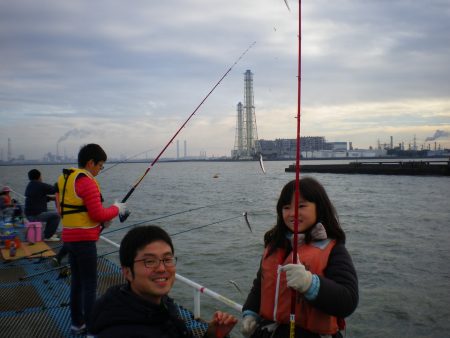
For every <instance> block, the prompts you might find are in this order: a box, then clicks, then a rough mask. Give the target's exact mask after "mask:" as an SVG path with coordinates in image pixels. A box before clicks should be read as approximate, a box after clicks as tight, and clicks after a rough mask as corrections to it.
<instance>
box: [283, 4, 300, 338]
mask: <svg viewBox="0 0 450 338" xmlns="http://www.w3.org/2000/svg"><path fill="white" fill-rule="evenodd" d="M285 1H286V0H285ZM286 5H287V3H286ZM301 33H302V1H301V0H299V1H298V74H297V81H298V82H297V149H296V150H297V151H296V156H295V194H294V206H295V213H294V243H293V248H292V263H293V264H297V248H298V243H297V242H298V234H297V232H298V204H299V199H300V154H301V152H300V115H301V114H300V112H301V109H300V108H301V107H300V102H301V101H300V99H301V82H302V81H301V70H302V63H301V60H302V58H301V55H302V35H301ZM296 303H297V292H296V291H295V290H293V289H292V290H291V313H290V318H289V320H290V327H289V337H290V338H294V337H295V304H296Z"/></svg>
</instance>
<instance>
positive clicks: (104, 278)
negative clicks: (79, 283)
mask: <svg viewBox="0 0 450 338" xmlns="http://www.w3.org/2000/svg"><path fill="white" fill-rule="evenodd" d="M59 272H60V271H59V270H55V269H54V267H53V266H52V265H51V261H50V259H49V258H38V259H27V260H17V261H13V262H10V263H5V262H2V263H0V336H1V337H4V338H8V337H11V338H12V337H14V338H16V337H33V338H41V337H42V338H48V337H80V336H75V335H71V332H70V308H69V294H70V277H69V278H67V277H60V273H59ZM25 276H28V278H25V279H22V280H21V278H23V277H25ZM124 282H125V280H124V279H123V277H122V274H121V272H120V268H119V267H118V266H117V265H115V264H114V263H112V262H111V261H109V260H107V259H105V258H103V257H99V259H98V291H97V292H98V295H101V294H103V293H104V292H105V291H106V289H107V288H108V287H109V286H111V285H115V284H121V283H124Z"/></svg>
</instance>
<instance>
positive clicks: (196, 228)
mask: <svg viewBox="0 0 450 338" xmlns="http://www.w3.org/2000/svg"><path fill="white" fill-rule="evenodd" d="M242 216H244V219H245V222H246V223H247V226H248V228H249V229H250V231H252V229H251V226H250V223H249V222H248V219H247V212H243V213H242V214H241V215H239V216H234V217H230V218H225V219H222V220H219V221H215V222H212V223H208V224H205V225H200V226H198V227H194V228H191V229H188V230H183V231H180V232H176V233H174V234H170V236H176V235H180V234H183V233H186V232H189V231H194V230H198V229H201V228H205V227H208V226H211V225H214V224H219V223H223V222H227V221H230V220H233V219H236V218H239V217H242ZM101 237H102V239H103V240H106V241H107V242H110V243H114V242H112V241H111V240H109V239H108V238H106V237H103V236H101ZM114 244H115V245H116V246H117V244H116V243H114ZM118 251H119V250H118V249H117V250H114V251H110V252H107V253H105V254H102V255H100V256H98V257H97V258H101V257H105V256H107V255H111V254H113V253H116V252H118ZM69 266H70V264H65V265H62V266H58V267H55V268H52V269H48V270H45V271H41V272H37V273H34V274H32V275H28V276H23V277H19V280H25V279H29V278H33V277H36V276H41V275H44V274H46V273H48V272H52V271H58V270H60V269H63V268H67V267H69Z"/></svg>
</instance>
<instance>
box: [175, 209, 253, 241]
mask: <svg viewBox="0 0 450 338" xmlns="http://www.w3.org/2000/svg"><path fill="white" fill-rule="evenodd" d="M246 214H247V213H246V212H244V213H243V214H242V215H239V216H234V217H230V218H225V219H222V220H220V221H216V222H212V223H209V224H205V225H200V226H198V227H195V228H191V229H187V230H183V231H180V232H176V233H174V234H170V236H176V235H179V234H184V233H186V232H189V231H193V230H198V229H201V228H206V227H208V226H210V225H214V224H218V223H223V222H226V221H231V220H232V219H236V218H239V217H242V216H244V215H246ZM247 224H248V226H249V229H250V231H251V228H250V223H248V221H247Z"/></svg>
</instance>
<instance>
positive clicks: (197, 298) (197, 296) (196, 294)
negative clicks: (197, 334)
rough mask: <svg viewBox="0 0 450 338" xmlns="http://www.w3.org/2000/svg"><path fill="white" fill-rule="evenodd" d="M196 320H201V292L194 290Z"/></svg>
mask: <svg viewBox="0 0 450 338" xmlns="http://www.w3.org/2000/svg"><path fill="white" fill-rule="evenodd" d="M194 318H200V291H199V290H197V289H194Z"/></svg>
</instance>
